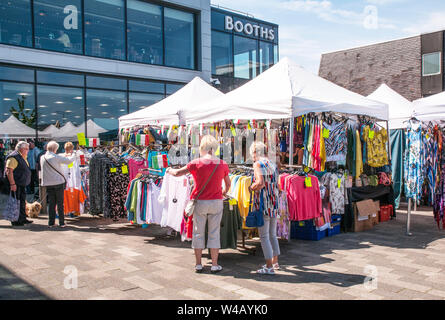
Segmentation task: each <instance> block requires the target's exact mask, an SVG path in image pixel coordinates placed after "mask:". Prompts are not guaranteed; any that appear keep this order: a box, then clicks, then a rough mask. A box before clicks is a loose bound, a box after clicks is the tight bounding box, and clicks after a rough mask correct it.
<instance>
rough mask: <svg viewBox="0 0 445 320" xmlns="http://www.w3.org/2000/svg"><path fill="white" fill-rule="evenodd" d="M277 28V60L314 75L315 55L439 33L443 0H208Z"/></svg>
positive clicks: (444, 26) (444, 12)
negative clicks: (270, 23) (278, 52)
mask: <svg viewBox="0 0 445 320" xmlns="http://www.w3.org/2000/svg"><path fill="white" fill-rule="evenodd" d="M211 3H212V5H220V6H222V7H226V8H230V9H233V10H237V11H241V12H243V13H248V14H249V15H252V16H254V17H255V18H257V19H261V20H265V21H268V22H273V23H276V24H278V25H279V45H280V58H283V57H289V58H290V59H292V60H293V61H295V62H296V63H298V64H300V65H301V66H303V67H304V68H306V69H307V70H309V71H311V72H312V73H314V74H318V69H319V66H320V58H321V54H323V53H329V52H334V51H339V50H344V49H349V48H354V47H359V46H364V45H368V44H374V43H379V42H385V41H390V40H394V39H401V38H407V37H410V36H415V35H419V34H421V33H425V32H431V31H439V30H445V1H443V0H422V1H419V0H211Z"/></svg>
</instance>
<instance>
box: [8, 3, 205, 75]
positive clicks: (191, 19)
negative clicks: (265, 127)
mask: <svg viewBox="0 0 445 320" xmlns="http://www.w3.org/2000/svg"><path fill="white" fill-rule="evenodd" d="M196 15H197V13H196V12H193V11H192V10H190V11H187V10H184V9H177V8H170V7H166V6H164V5H159V4H155V3H150V2H145V1H140V0H5V1H1V2H0V43H3V44H9V45H16V46H23V47H30V48H36V49H44V50H50V51H58V52H65V53H72V54H80V55H86V56H92V57H99V58H105V59H114V60H123V61H131V62H138V63H146V64H153V65H162V66H168V67H174V68H183V69H191V70H197V66H198V64H197V49H196V47H197V44H198V43H197V37H196V32H197V26H196V20H197V18H196Z"/></svg>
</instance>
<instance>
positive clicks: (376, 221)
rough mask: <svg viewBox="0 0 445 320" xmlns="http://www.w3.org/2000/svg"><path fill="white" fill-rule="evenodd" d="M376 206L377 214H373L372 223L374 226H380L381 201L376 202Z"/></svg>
mask: <svg viewBox="0 0 445 320" xmlns="http://www.w3.org/2000/svg"><path fill="white" fill-rule="evenodd" d="M374 206H375V212H376V213H373V214H371V221H372V225H373V226H375V225H377V224H379V211H380V201H374Z"/></svg>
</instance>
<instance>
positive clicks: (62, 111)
mask: <svg viewBox="0 0 445 320" xmlns="http://www.w3.org/2000/svg"><path fill="white" fill-rule="evenodd" d="M84 103H85V101H84V97H83V89H82V88H69V87H56V86H54V87H53V86H45V85H39V86H37V106H38V112H39V130H44V129H45V128H46V127H48V126H49V125H51V124H53V125H60V127H62V126H64V125H65V124H66V123H68V122H71V123H73V124H74V125H75V126H79V125H81V124H82V123H84V121H85V108H84ZM76 133H77V132H76Z"/></svg>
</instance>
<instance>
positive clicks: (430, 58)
mask: <svg viewBox="0 0 445 320" xmlns="http://www.w3.org/2000/svg"><path fill="white" fill-rule="evenodd" d="M422 60H423V61H422V64H423V76H434V75H438V74H441V70H442V64H441V52H435V53H428V54H424V55H423V57H422Z"/></svg>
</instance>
